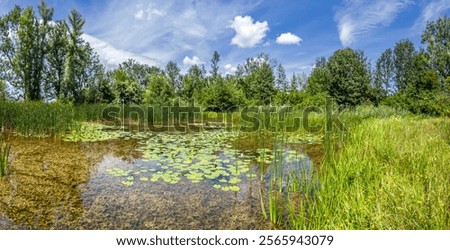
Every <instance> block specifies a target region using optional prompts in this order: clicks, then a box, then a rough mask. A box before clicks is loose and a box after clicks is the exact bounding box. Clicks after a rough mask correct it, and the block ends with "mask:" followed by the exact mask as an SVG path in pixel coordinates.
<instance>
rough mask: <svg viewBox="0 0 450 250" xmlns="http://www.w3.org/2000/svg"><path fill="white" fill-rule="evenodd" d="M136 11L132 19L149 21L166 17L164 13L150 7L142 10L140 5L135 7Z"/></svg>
mask: <svg viewBox="0 0 450 250" xmlns="http://www.w3.org/2000/svg"><path fill="white" fill-rule="evenodd" d="M136 8H137V11H136V12H135V13H134V18H136V19H138V20H147V21H151V20H154V19H155V18H158V17H163V16H165V15H166V13H165V12H164V11H161V10H158V9H156V8H155V7H154V6H152V5H150V6H149V7H148V8H147V9H145V10H144V9H143V8H142V5H138V6H136Z"/></svg>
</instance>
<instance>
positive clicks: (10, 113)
mask: <svg viewBox="0 0 450 250" xmlns="http://www.w3.org/2000/svg"><path fill="white" fill-rule="evenodd" d="M74 121H75V119H74V112H73V106H72V105H70V104H62V103H41V102H1V103H0V126H1V127H2V128H3V129H8V130H13V131H14V132H16V133H18V134H19V135H22V136H32V137H45V136H49V135H56V134H64V133H65V132H66V131H68V130H70V128H71V127H72V125H73V123H74Z"/></svg>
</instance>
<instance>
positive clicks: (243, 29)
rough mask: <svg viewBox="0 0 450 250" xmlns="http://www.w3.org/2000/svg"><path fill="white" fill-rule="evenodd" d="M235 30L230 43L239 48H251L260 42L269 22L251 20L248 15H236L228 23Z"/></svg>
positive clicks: (264, 35)
mask: <svg viewBox="0 0 450 250" xmlns="http://www.w3.org/2000/svg"><path fill="white" fill-rule="evenodd" d="M230 27H231V28H233V29H234V30H235V31H236V35H235V36H234V37H233V39H232V40H231V44H234V45H237V46H238V47H241V48H252V47H254V46H255V45H257V44H259V43H261V42H262V40H263V39H264V37H266V33H267V31H269V24H268V23H267V21H264V22H255V23H254V22H253V18H252V17H250V16H245V17H242V16H236V17H234V20H233V22H232V23H231V25H230Z"/></svg>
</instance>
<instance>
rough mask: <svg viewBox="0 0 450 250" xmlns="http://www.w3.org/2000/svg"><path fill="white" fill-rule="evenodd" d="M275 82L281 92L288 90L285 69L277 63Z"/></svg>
mask: <svg viewBox="0 0 450 250" xmlns="http://www.w3.org/2000/svg"><path fill="white" fill-rule="evenodd" d="M276 82H277V83H276V84H277V87H278V89H279V90H281V91H282V92H283V93H287V92H288V90H289V89H288V81H287V78H286V71H285V70H284V67H283V65H281V63H280V64H278V66H277V79H276Z"/></svg>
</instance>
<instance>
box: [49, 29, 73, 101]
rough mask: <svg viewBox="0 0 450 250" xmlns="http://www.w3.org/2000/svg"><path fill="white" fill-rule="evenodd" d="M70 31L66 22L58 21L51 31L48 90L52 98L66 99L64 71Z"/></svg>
mask: <svg viewBox="0 0 450 250" xmlns="http://www.w3.org/2000/svg"><path fill="white" fill-rule="evenodd" d="M67 35H68V29H67V24H66V22H65V21H57V22H56V23H55V24H54V25H53V26H52V27H51V28H50V30H49V34H48V42H47V44H46V46H47V51H48V53H47V73H46V76H47V79H46V81H47V88H48V89H51V90H48V91H47V92H51V93H50V96H53V97H55V98H57V99H59V98H64V97H66V96H67V93H66V91H65V88H64V69H65V62H66V55H67V47H68V42H69V41H68V36H67Z"/></svg>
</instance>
